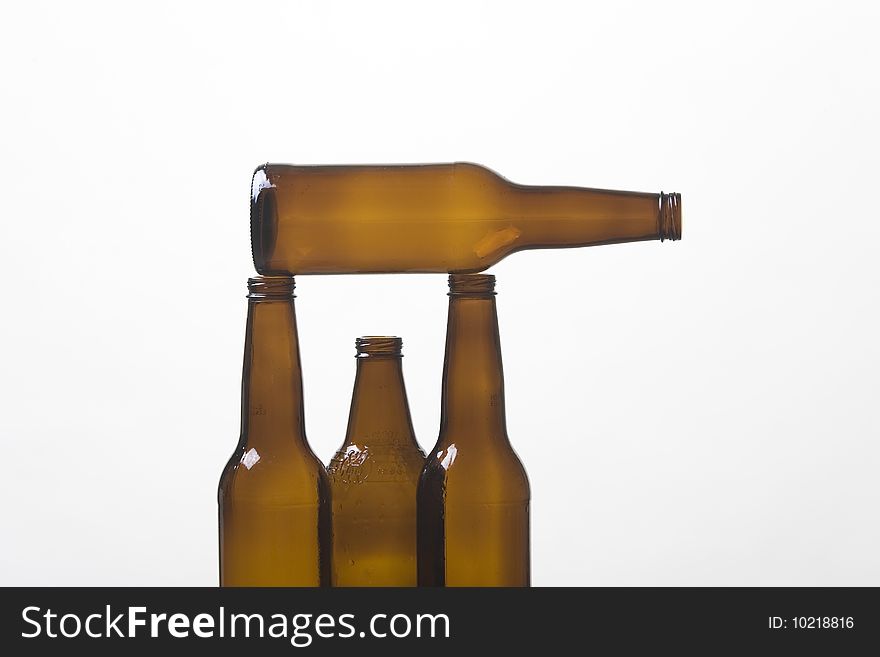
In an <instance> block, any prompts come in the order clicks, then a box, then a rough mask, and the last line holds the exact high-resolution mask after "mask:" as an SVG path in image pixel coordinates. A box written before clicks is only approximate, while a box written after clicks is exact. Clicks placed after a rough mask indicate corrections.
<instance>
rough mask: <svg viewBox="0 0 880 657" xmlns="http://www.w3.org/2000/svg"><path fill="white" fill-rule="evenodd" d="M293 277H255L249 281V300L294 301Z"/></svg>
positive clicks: (294, 285) (294, 284) (294, 283)
mask: <svg viewBox="0 0 880 657" xmlns="http://www.w3.org/2000/svg"><path fill="white" fill-rule="evenodd" d="M295 287H296V282H295V281H294V278H293V276H254V277H253V278H249V279H248V299H292V298H293V297H294V296H295V295H294V294H293V290H294V288H295Z"/></svg>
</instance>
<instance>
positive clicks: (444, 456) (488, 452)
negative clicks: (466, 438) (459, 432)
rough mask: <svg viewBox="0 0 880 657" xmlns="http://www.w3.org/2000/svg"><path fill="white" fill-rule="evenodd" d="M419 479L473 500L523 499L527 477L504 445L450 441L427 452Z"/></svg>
mask: <svg viewBox="0 0 880 657" xmlns="http://www.w3.org/2000/svg"><path fill="white" fill-rule="evenodd" d="M421 478H422V481H423V482H424V483H425V485H427V486H430V485H431V483H430V482H434V483H440V484H442V488H443V489H444V492H445V494H446V495H447V496H448V495H453V497H460V498H462V499H466V498H467V497H472V498H473V499H474V500H475V501H485V500H487V499H489V500H493V501H505V500H506V501H523V500H528V499H529V497H530V487H529V479H528V475H527V474H526V470H525V467H524V466H523V464H522V461H520V459H519V456H517V454H516V452H515V451H514V450H513V448H512V447H511V446H510V444H509V443H506V444H486V443H482V444H476V445H472V444H468V443H466V442H458V443H456V442H450V443H448V444H446V445H438V446H437V447H435V449H434V450H432V451H431V453H429V455H428V458H427V460H426V463H425V468H424V470H423V472H422V477H421Z"/></svg>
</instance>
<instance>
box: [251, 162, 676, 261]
mask: <svg viewBox="0 0 880 657" xmlns="http://www.w3.org/2000/svg"><path fill="white" fill-rule="evenodd" d="M680 203H681V197H680V196H679V195H678V194H663V193H660V194H642V193H637V192H616V191H607V190H599V189H586V188H580V187H530V186H526V185H517V184H514V183H511V182H509V181H507V180H505V179H504V178H502V177H501V176H499V175H498V174H496V173H494V172H493V171H490V170H489V169H487V168H485V167H482V166H479V165H477V164H470V163H463V162H460V163H456V164H429V165H395V166H292V165H283V164H266V165H263V166H261V167H259V168H258V169H257V170H256V171H255V172H254V176H253V181H252V185H251V244H252V247H253V255H254V264H255V265H256V268H257V271H259V272H260V273H261V274H279V273H290V274H320V273H326V274H345V273H357V272H478V271H482V270H483V269H486V268H487V267H489V266H491V265H493V264H495V263H496V262H498V261H499V260H501V259H502V258H503V257H505V256H506V255H508V254H510V253H513V252H515V251H520V250H523V249H536V248H550V247H570V246H591V245H595V244H611V243H615V242H637V241H641V240H658V239H659V240H664V239H669V240H677V239H680V237H681V210H680Z"/></svg>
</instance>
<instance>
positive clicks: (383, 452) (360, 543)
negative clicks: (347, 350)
mask: <svg viewBox="0 0 880 657" xmlns="http://www.w3.org/2000/svg"><path fill="white" fill-rule="evenodd" d="M402 344H403V343H402V340H401V339H400V338H397V337H377V336H370V337H362V338H358V339H357V340H356V341H355V347H356V350H357V355H356V358H357V374H356V377H355V382H354V392H353V394H352V399H351V412H350V414H349V418H348V431H347V432H346V435H345V442H344V443H343V444H342V447H340V448H339V451H338V452H336V455H335V456H334V457H333V459H332V461H331V462H330V465H329V467H328V468H327V470H328V473H329V475H330V489H331V498H332V508H333V520H332V526H333V532H332V533H333V538H332V543H333V559H332V582H333V586H415V585H416V581H417V578H416V486H417V485H418V481H419V474H420V473H421V471H422V466H423V465H424V463H425V454H424V452H422V450H421V448H420V447H419V445H418V443H417V442H416V438H415V433H414V432H413V427H412V420H411V419H410V413H409V404H408V402H407V399H406V390H405V388H404V384H403V373H402V370H401V347H402Z"/></svg>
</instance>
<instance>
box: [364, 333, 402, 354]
mask: <svg viewBox="0 0 880 657" xmlns="http://www.w3.org/2000/svg"><path fill="white" fill-rule="evenodd" d="M354 346H355V349H356V350H357V354H356V355H355V358H373V357H376V356H402V350H403V339H402V338H398V337H397V336H394V335H365V336H362V337H360V338H357V339H356V340H355V341H354Z"/></svg>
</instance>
